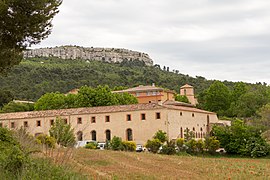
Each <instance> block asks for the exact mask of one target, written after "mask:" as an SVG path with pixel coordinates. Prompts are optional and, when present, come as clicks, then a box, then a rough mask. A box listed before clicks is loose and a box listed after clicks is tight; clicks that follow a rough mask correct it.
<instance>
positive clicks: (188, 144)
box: [185, 139, 197, 153]
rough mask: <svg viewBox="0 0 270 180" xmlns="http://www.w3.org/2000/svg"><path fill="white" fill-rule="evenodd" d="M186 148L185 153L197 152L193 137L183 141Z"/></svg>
mask: <svg viewBox="0 0 270 180" xmlns="http://www.w3.org/2000/svg"><path fill="white" fill-rule="evenodd" d="M185 145H186V147H187V149H186V151H187V153H195V152H197V141H196V140H195V139H191V140H189V141H187V142H186V143H185Z"/></svg>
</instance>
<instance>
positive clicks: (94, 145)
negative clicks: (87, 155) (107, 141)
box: [84, 142, 98, 149]
mask: <svg viewBox="0 0 270 180" xmlns="http://www.w3.org/2000/svg"><path fill="white" fill-rule="evenodd" d="M97 146H98V144H97V143H96V142H90V143H88V144H86V145H85V146H84V147H85V148H86V149H97Z"/></svg>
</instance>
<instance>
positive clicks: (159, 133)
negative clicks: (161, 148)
mask: <svg viewBox="0 0 270 180" xmlns="http://www.w3.org/2000/svg"><path fill="white" fill-rule="evenodd" d="M153 138H154V139H158V140H159V141H160V142H161V143H164V142H165V141H167V140H168V137H167V133H166V132H164V131H162V130H158V131H157V132H156V134H155V135H154V137H153Z"/></svg>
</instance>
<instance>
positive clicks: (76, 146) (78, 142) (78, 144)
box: [75, 140, 97, 148]
mask: <svg viewBox="0 0 270 180" xmlns="http://www.w3.org/2000/svg"><path fill="white" fill-rule="evenodd" d="M89 143H97V142H96V141H93V140H85V141H77V143H76V144H75V148H79V147H84V146H85V145H86V144H89Z"/></svg>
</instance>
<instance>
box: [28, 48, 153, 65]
mask: <svg viewBox="0 0 270 180" xmlns="http://www.w3.org/2000/svg"><path fill="white" fill-rule="evenodd" d="M31 57H58V58H61V59H83V60H96V61H105V62H111V63H115V62H122V61H124V60H128V61H134V60H139V61H143V62H144V63H145V64H146V65H148V66H152V65H153V60H152V59H151V58H150V57H149V55H148V54H145V53H142V52H137V51H131V50H128V49H117V48H93V47H91V48H85V47H79V46H60V47H54V48H40V49H30V50H27V51H24V58H31Z"/></svg>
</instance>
